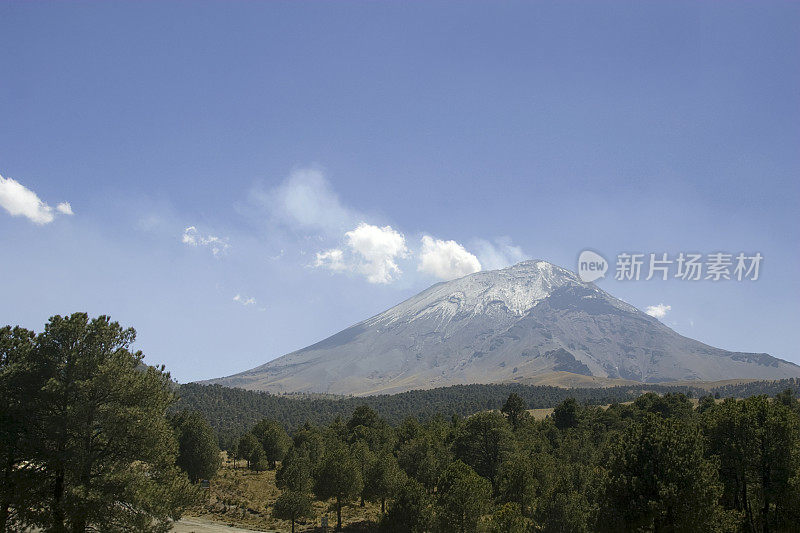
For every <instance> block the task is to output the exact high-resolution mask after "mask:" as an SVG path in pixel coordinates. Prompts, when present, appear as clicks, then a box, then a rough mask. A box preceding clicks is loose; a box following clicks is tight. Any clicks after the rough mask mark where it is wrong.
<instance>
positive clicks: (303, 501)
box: [272, 490, 313, 533]
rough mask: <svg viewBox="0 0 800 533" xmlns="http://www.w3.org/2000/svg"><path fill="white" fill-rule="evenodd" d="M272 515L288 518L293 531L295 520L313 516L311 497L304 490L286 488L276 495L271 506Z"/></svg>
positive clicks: (282, 518)
mask: <svg viewBox="0 0 800 533" xmlns="http://www.w3.org/2000/svg"><path fill="white" fill-rule="evenodd" d="M272 516H274V517H275V518H280V519H281V520H290V521H291V522H292V533H294V524H295V522H296V521H297V520H300V519H302V518H306V517H310V516H313V513H312V508H311V497H310V496H309V495H308V494H307V493H305V492H296V491H292V490H287V491H285V492H283V493H282V494H281V495H280V496H278V500H277V501H276V502H275V507H273V508H272Z"/></svg>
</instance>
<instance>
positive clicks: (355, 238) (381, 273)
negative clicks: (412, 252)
mask: <svg viewBox="0 0 800 533" xmlns="http://www.w3.org/2000/svg"><path fill="white" fill-rule="evenodd" d="M344 237H345V243H346V244H347V246H348V247H349V248H350V250H352V252H353V253H354V254H355V255H356V256H357V265H356V268H357V270H358V271H359V272H361V273H362V274H364V275H365V276H366V277H367V281H369V282H370V283H390V282H391V281H394V280H395V279H397V276H399V275H400V274H402V271H401V270H400V267H399V266H398V265H397V262H396V260H397V259H398V258H401V257H405V256H407V255H408V248H406V238H405V237H404V236H403V234H402V233H400V232H398V231H395V230H393V229H392V227H391V226H383V227H382V228H381V227H378V226H373V225H371V224H367V223H366V222H362V223H360V224H359V225H358V226H357V227H356V229H354V230H352V231H348V232H347V233H345V234H344Z"/></svg>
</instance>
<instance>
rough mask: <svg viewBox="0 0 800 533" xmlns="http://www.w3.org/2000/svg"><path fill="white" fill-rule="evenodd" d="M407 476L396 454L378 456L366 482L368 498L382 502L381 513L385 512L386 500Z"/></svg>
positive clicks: (368, 472)
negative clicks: (398, 462)
mask: <svg viewBox="0 0 800 533" xmlns="http://www.w3.org/2000/svg"><path fill="white" fill-rule="evenodd" d="M405 477H406V476H405V474H404V473H403V471H402V470H401V469H400V466H399V465H398V464H397V459H396V458H395V456H394V454H392V453H384V454H383V455H380V456H378V457H376V458H375V460H374V461H373V462H372V465H371V466H370V468H369V470H368V471H367V476H366V480H365V483H364V485H365V492H364V493H365V495H366V498H367V499H368V500H370V501H379V502H381V513H385V512H386V500H387V499H388V498H389V497H391V496H392V495H393V494H395V493H396V492H397V490H398V489H399V487H400V486H401V485H402V484H403V482H404V481H405Z"/></svg>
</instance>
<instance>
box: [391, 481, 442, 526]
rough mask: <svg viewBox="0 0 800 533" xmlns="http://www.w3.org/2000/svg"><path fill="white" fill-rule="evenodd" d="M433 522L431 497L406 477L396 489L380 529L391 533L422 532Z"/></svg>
mask: <svg viewBox="0 0 800 533" xmlns="http://www.w3.org/2000/svg"><path fill="white" fill-rule="evenodd" d="M433 523H434V505H433V498H432V497H431V496H430V495H429V494H428V492H427V491H426V490H425V487H423V486H422V485H421V484H420V483H419V482H417V481H415V480H414V479H406V480H405V481H403V482H402V483H401V484H400V486H399V487H398V489H397V492H396V494H395V497H394V500H393V501H392V502H391V503H390V504H389V511H388V513H387V514H386V516H385V517H384V519H383V521H382V522H381V526H382V527H381V529H382V530H383V531H387V532H391V533H424V532H426V531H430V530H431V528H432V527H433Z"/></svg>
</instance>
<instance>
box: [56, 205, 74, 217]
mask: <svg viewBox="0 0 800 533" xmlns="http://www.w3.org/2000/svg"><path fill="white" fill-rule="evenodd" d="M56 211H58V212H59V213H61V214H62V215H74V214H75V213H73V212H72V206H71V205H70V203H69V202H61V203H60V204H58V205H57V206H56Z"/></svg>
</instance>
